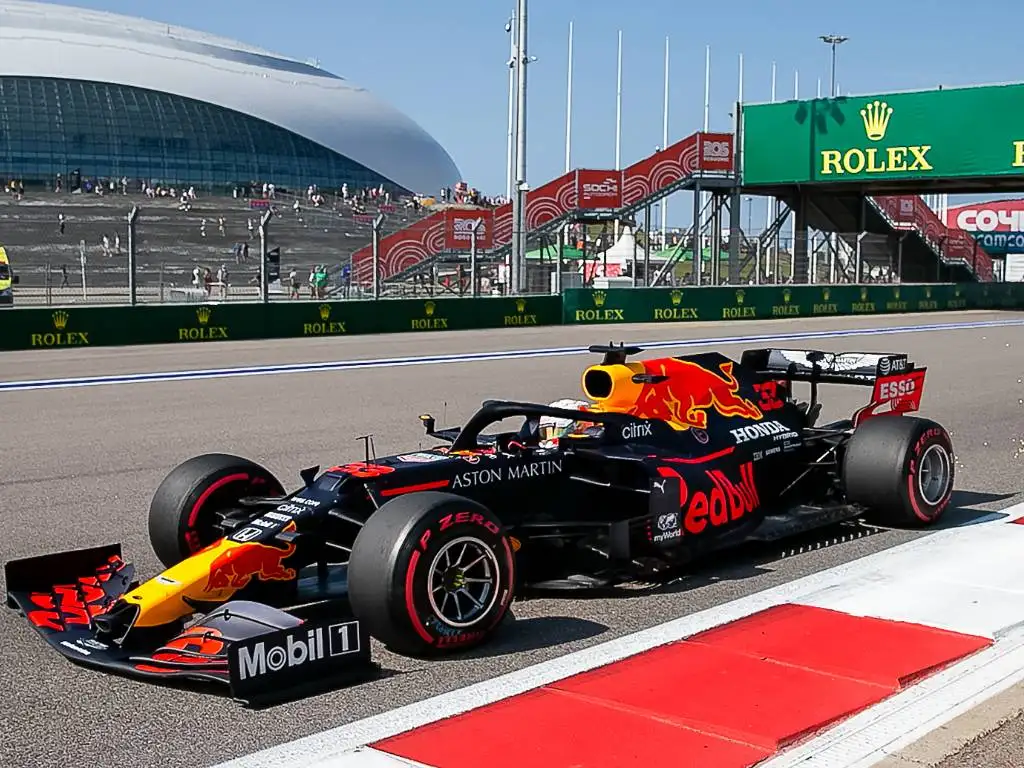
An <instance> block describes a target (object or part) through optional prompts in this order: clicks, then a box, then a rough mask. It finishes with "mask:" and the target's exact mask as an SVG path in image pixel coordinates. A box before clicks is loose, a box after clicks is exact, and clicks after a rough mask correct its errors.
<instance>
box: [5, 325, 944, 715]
mask: <svg viewBox="0 0 1024 768" xmlns="http://www.w3.org/2000/svg"><path fill="white" fill-rule="evenodd" d="M591 351H592V352H594V353H598V354H602V355H603V359H602V361H601V362H600V363H599V364H596V365H591V366H589V367H587V368H586V370H585V371H584V373H583V378H582V387H583V392H584V394H585V395H586V397H587V404H586V405H585V406H584V405H582V404H581V405H580V406H579V407H576V408H564V407H557V406H549V405H540V404H534V403H520V402H508V401H486V402H484V404H483V406H482V407H481V408H480V409H479V410H478V411H477V412H476V413H475V414H474V415H473V416H472V417H471V418H470V419H469V420H468V422H467V423H466V424H465V425H464V426H462V427H461V428H454V429H438V428H437V427H436V425H435V423H434V419H433V418H431V417H430V416H422V417H421V419H422V421H423V424H424V427H425V431H426V433H427V435H428V436H429V437H430V438H431V439H432V440H433V441H435V443H436V447H433V448H429V449H420V450H414V451H410V452H408V453H403V454H398V455H394V456H387V457H383V458H378V457H373V456H372V455H371V451H370V441H369V439H367V440H366V451H365V454H366V455H365V459H364V460H363V461H358V462H352V463H348V464H341V465H337V466H332V467H330V468H328V469H326V470H325V471H321V470H320V468H319V467H314V468H310V469H307V470H304V471H303V472H302V473H301V477H302V484H301V487H299V488H298V489H296V490H293V491H286V490H285V488H284V487H283V485H282V484H281V483H280V482H279V481H278V480H277V479H276V478H275V477H274V476H273V475H272V474H271V473H270V472H268V471H267V470H266V469H264V468H263V467H260V466H258V465H256V464H254V463H252V462H250V461H247V460H245V459H241V458H238V457H234V456H227V455H222V454H206V455H202V456H198V457H196V458H193V459H190V460H188V461H186V462H185V463H183V464H181V465H180V466H178V467H177V468H176V469H174V470H173V471H172V472H171V473H170V474H169V475H168V476H167V477H166V479H165V480H164V481H163V483H162V484H161V485H160V486H159V488H158V489H157V491H156V493H155V495H154V497H153V500H152V504H151V508H150V513H149V530H150V537H151V541H152V545H153V548H154V550H155V553H156V554H157V556H158V557H159V559H160V560H161V561H162V563H163V564H164V565H165V566H166V569H165V570H164V571H163V572H162V573H159V574H157V575H155V576H153V577H152V578H149V579H146V580H142V581H141V582H140V581H139V580H138V579H136V575H135V572H134V569H133V566H132V565H130V564H129V563H127V562H126V561H125V560H124V559H123V558H122V553H121V550H120V547H119V546H118V545H108V546H101V547H96V548H93V549H87V550H79V551H74V552H67V553H63V554H56V555H44V556H41V557H34V558H29V559H23V560H16V561H12V562H9V563H7V564H6V568H5V573H6V587H7V594H8V603H9V604H10V605H11V606H12V607H16V608H18V609H20V610H21V611H22V612H24V614H25V616H26V617H27V618H28V620H29V622H30V623H31V624H32V626H34V627H35V628H36V629H37V630H38V631H39V632H40V633H41V634H42V635H43V637H45V638H46V640H47V641H48V642H49V644H50V645H51V646H52V647H53V648H55V649H56V650H57V651H59V652H61V653H62V654H63V655H64V656H65V657H67V658H70V659H72V660H74V661H76V662H79V663H82V664H86V665H91V666H95V667H98V668H102V669H106V670H111V671H117V672H121V673H126V674H130V675H136V676H142V677H153V678H160V679H173V678H188V679H198V680H210V681H216V682H223V683H227V684H228V685H229V686H230V691H231V694H232V695H233V696H234V697H235V698H237V699H240V700H242V701H249V702H255V701H258V700H260V699H266V698H273V697H275V696H282V695H286V692H297V691H298V690H301V689H302V688H304V687H306V686H313V685H316V684H323V683H324V682H325V681H331V684H337V681H338V680H340V679H344V678H346V677H347V678H351V679H353V680H354V679H357V678H360V677H363V676H364V675H367V674H372V673H373V670H374V669H375V665H374V663H373V662H372V660H371V655H370V639H371V637H372V638H376V639H377V640H378V641H380V642H382V643H383V644H384V645H386V646H387V647H389V648H391V649H392V650H394V651H396V652H398V653H403V654H408V655H413V656H429V655H432V654H443V653H450V652H456V651H465V650H468V649H470V648H473V647H474V646H477V645H479V644H481V643H483V642H485V641H486V640H487V639H488V638H489V637H491V636H492V635H493V634H494V633H495V632H496V631H498V628H499V624H500V623H501V621H502V619H503V618H504V617H505V616H506V615H507V614H508V611H509V606H510V603H511V602H512V600H513V598H514V597H516V596H517V595H520V594H522V592H523V590H524V589H526V588H531V587H532V588H549V589H551V588H568V589H585V588H588V587H595V586H608V585H615V584H620V583H624V582H628V581H635V580H638V579H643V580H652V579H657V578H659V576H661V575H664V574H668V573H672V572H677V570H678V568H679V567H680V566H685V565H687V564H688V563H692V562H693V561H694V559H695V558H697V557H700V556H703V555H707V554H708V553H711V552H716V551H719V550H722V549H725V548H728V547H732V546H735V545H737V544H740V543H743V542H749V541H751V540H755V541H767V540H773V539H778V538H782V537H785V536H791V535H794V534H797V533H801V532H805V531H807V530H809V529H813V528H816V527H821V526H826V525H831V524H835V523H838V522H840V521H844V520H849V519H853V518H861V517H863V518H868V519H871V520H873V521H875V522H877V523H879V524H882V525H889V526H904V525H910V526H926V525H930V524H933V523H935V522H936V521H937V520H938V519H939V517H940V516H941V515H942V513H943V511H944V509H945V508H946V507H947V505H948V504H949V500H950V495H951V493H952V490H953V480H954V477H953V475H954V461H953V448H952V444H951V441H950V437H949V434H948V433H947V432H946V430H945V429H944V428H943V427H941V426H940V425H938V424H936V423H934V422H932V421H928V420H925V419H921V418H916V417H911V416H907V415H906V414H908V413H911V412H914V411H917V410H918V408H919V406H920V402H921V395H922V391H923V386H924V378H925V370H926V369H924V368H919V367H917V366H916V365H915V364H914V363H912V362H911V361H909V360H908V359H907V356H906V355H900V354H861V353H842V354H839V353H829V352H817V351H806V350H799V351H797V350H780V349H756V350H748V351H746V352H744V353H743V355H742V358H741V359H740V360H739V361H734V360H730V359H728V358H726V357H724V356H723V355H721V354H717V353H706V354H695V355H689V356H682V357H665V358H658V359H649V360H642V361H632V360H630V359H629V358H630V357H632V356H635V355H637V354H638V353H639V352H640V351H641V350H640V349H639V348H636V347H625V346H613V345H608V346H599V347H592V348H591ZM796 383H802V384H801V388H802V387H803V385H804V384H807V385H809V393H810V394H809V398H808V399H806V400H804V401H801V400H799V399H798V398H797V397H796V396H795V394H794V384H796ZM823 383H839V384H851V385H861V386H864V387H865V388H868V389H869V390H870V391H871V393H872V394H871V398H870V400H869V402H868V403H867V404H866V405H865V406H864V407H863V408H861V409H859V410H858V411H857V412H856V413H854V414H852V415H851V416H850V417H849V418H845V419H842V420H839V421H835V422H832V423H828V424H818V421H819V417H820V413H821V404H820V403H819V402H818V388H819V385H820V384H823ZM510 419H513V420H516V421H515V423H513V424H512V425H511V426H510V427H508V428H506V429H503V428H502V425H503V424H504V423H506V422H508V420H510ZM552 425H555V426H556V427H559V429H558V430H557V431H554V432H553V431H552V428H551V427H552Z"/></svg>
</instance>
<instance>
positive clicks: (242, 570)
mask: <svg viewBox="0 0 1024 768" xmlns="http://www.w3.org/2000/svg"><path fill="white" fill-rule="evenodd" d="M294 552H295V545H294V544H289V545H288V546H287V547H285V548H283V549H280V548H278V547H272V546H269V545H267V544H260V543H259V542H256V541H250V542H246V543H243V544H239V545H238V546H237V547H232V548H231V549H228V550H226V551H224V552H222V553H221V554H220V555H218V556H217V557H216V558H215V559H214V561H213V562H212V563H210V576H209V579H208V580H207V582H206V587H205V590H206V591H207V592H216V591H218V590H222V589H242V588H243V587H245V586H247V585H248V584H249V582H251V581H252V579H253V577H254V576H255V577H257V578H259V579H260V581H290V580H292V579H294V578H295V570H294V569H292V568H285V567H284V565H283V564H282V563H283V561H284V560H285V559H286V558H288V557H290V556H291V555H292V554H293V553H294Z"/></svg>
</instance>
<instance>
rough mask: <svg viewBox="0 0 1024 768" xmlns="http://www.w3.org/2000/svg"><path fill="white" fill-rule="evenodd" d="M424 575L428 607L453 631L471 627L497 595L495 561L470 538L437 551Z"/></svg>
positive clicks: (496, 563)
mask: <svg viewBox="0 0 1024 768" xmlns="http://www.w3.org/2000/svg"><path fill="white" fill-rule="evenodd" d="M427 573H428V579H429V580H428V596H429V598H430V607H431V608H432V609H433V610H434V615H436V616H437V617H439V618H440V619H442V620H443V621H444V622H445V623H447V624H450V625H451V626H453V627H457V628H460V629H462V628H465V627H470V626H472V625H473V624H474V623H476V622H477V621H479V620H480V617H481V616H484V615H486V614H487V612H488V611H489V610H490V609H491V606H493V605H494V601H495V599H496V597H497V595H498V581H499V578H500V577H499V575H498V558H497V557H495V555H494V552H493V551H491V548H490V547H488V546H487V545H486V544H484V542H482V541H480V540H479V539H476V538H474V537H472V536H463V537H461V538H458V539H453V540H452V541H449V542H448V543H447V544H445V545H444V546H443V547H441V550H440V551H439V552H438V553H437V554H436V555H435V556H434V560H433V562H431V564H430V569H429V571H428V572H427Z"/></svg>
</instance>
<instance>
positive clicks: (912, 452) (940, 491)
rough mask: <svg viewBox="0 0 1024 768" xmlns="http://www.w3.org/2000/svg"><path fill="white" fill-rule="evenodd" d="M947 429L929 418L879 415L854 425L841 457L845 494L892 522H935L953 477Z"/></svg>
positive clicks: (909, 524) (908, 524)
mask: <svg viewBox="0 0 1024 768" xmlns="http://www.w3.org/2000/svg"><path fill="white" fill-rule="evenodd" d="M954 474H955V468H954V459H953V443H952V440H951V438H950V436H949V433H948V432H947V431H946V430H945V429H944V428H943V427H942V426H941V425H939V424H936V423H935V422H934V421H929V420H928V419H919V418H913V417H907V416H879V417H876V418H874V419H871V420H869V421H865V422H864V423H863V424H861V425H860V426H859V427H857V429H856V430H855V431H854V433H853V436H852V437H851V438H850V441H849V442H848V443H847V445H846V454H845V456H844V458H843V483H844V485H845V487H846V496H847V500H848V501H850V502H853V503H857V504H863V505H864V506H866V507H868V508H869V510H870V513H871V514H870V517H871V518H872V519H873V520H874V521H876V522H878V523H880V524H882V525H891V526H894V527H922V526H927V525H934V524H935V523H936V522H938V520H939V518H940V517H941V516H942V513H943V512H945V510H946V508H947V507H948V506H949V501H950V497H951V496H952V494H953V481H954Z"/></svg>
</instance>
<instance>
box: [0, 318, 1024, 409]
mask: <svg viewBox="0 0 1024 768" xmlns="http://www.w3.org/2000/svg"><path fill="white" fill-rule="evenodd" d="M1007 326H1024V320H984V321H977V322H962V323H936V324H935V325H906V326H896V327H888V328H854V329H847V330H832V331H800V332H794V333H782V334H779V333H770V334H758V335H743V336H717V337H715V336H712V337H708V338H703V339H672V340H667V341H666V340H653V341H646V342H644V341H641V342H637V343H636V346H639V347H643V348H644V349H645V350H653V349H668V348H685V347H704V346H714V345H720V344H757V343H763V342H771V341H800V340H805V339H835V338H847V337H855V336H877V335H879V334H901V333H934V332H936V331H960V330H972V329H978V328H1003V327H1007ZM610 332H611V333H612V335H614V329H613V327H612V329H611V330H610ZM599 334H600V335H601V336H607V335H608V334H609V329H604V328H602V327H601V326H594V335H595V336H598V335H599ZM588 346H589V345H588ZM580 354H588V352H587V346H572V347H544V348H539V349H512V350H504V351H497V352H459V353H449V354H443V355H418V356H414V357H386V358H375V359H368V360H335V361H329V362H321V363H290V364H285V365H255V366H244V367H237V368H209V369H205V370H193V371H161V372H155V373H128V374H120V375H115V376H79V377H71V378H63V379H36V380H29V381H5V382H0V392H23V391H26V390H40V389H66V388H69V387H96V386H101V385H105V384H144V383H151V382H167V381H199V380H202V379H224V378H231V377H235V376H272V375H278V374H289V373H319V372H324V371H351V370H360V369H372V368H399V367H403V366H410V365H443V364H450V363H474V362H485V361H490V360H517V359H522V358H538V357H561V356H566V355H580Z"/></svg>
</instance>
